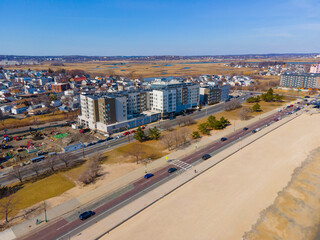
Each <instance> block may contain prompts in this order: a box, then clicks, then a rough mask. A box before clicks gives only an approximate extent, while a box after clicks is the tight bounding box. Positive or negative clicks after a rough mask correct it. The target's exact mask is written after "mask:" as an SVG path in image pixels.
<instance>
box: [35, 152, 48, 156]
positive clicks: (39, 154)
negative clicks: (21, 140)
mask: <svg viewBox="0 0 320 240" xmlns="http://www.w3.org/2000/svg"><path fill="white" fill-rule="evenodd" d="M46 154H48V152H38V153H37V156H43V155H46Z"/></svg>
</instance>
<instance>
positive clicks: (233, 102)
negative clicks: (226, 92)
mask: <svg viewBox="0 0 320 240" xmlns="http://www.w3.org/2000/svg"><path fill="white" fill-rule="evenodd" d="M240 107H241V103H240V101H239V100H238V99H232V100H231V101H229V102H226V103H225V104H224V109H225V110H226V111H231V110H234V109H237V108H240Z"/></svg>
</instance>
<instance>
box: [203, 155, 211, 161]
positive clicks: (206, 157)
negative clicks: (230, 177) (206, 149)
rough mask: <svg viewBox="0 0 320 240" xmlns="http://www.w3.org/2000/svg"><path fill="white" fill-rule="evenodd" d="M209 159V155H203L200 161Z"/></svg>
mask: <svg viewBox="0 0 320 240" xmlns="http://www.w3.org/2000/svg"><path fill="white" fill-rule="evenodd" d="M209 158H211V155H210V154H205V155H203V156H202V159H203V160H207V159H209Z"/></svg>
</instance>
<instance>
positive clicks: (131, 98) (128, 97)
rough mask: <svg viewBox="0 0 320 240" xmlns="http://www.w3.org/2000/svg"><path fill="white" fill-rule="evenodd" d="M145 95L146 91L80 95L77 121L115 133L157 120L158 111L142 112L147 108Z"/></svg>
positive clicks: (83, 124)
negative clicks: (79, 113)
mask: <svg viewBox="0 0 320 240" xmlns="http://www.w3.org/2000/svg"><path fill="white" fill-rule="evenodd" d="M147 96H148V93H147V92H132V93H127V92H126V93H117V94H115V95H110V94H100V95H95V96H92V95H81V96H80V101H81V115H79V116H78V123H79V124H80V125H82V126H85V127H88V128H90V129H95V130H100V131H103V132H108V133H115V132H119V131H123V130H126V129H130V128H134V127H137V126H141V125H144V124H148V123H151V122H154V121H157V120H158V119H159V118H160V114H159V113H157V112H144V111H146V110H148V109H147V103H146V102H147V99H146V98H147ZM129 111H130V114H129V113H128V112H129ZM143 112H144V113H143Z"/></svg>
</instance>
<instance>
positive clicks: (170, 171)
mask: <svg viewBox="0 0 320 240" xmlns="http://www.w3.org/2000/svg"><path fill="white" fill-rule="evenodd" d="M175 171H177V169H176V168H174V167H172V168H169V169H168V173H173V172H175Z"/></svg>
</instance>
